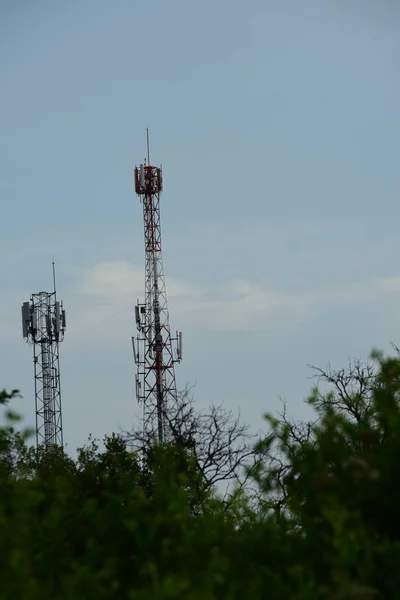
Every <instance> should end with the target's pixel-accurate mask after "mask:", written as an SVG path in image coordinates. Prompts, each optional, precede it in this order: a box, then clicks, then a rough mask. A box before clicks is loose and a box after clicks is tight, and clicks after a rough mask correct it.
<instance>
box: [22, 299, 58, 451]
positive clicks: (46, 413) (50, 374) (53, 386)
mask: <svg viewBox="0 0 400 600" xmlns="http://www.w3.org/2000/svg"><path fill="white" fill-rule="evenodd" d="M22 327H23V336H24V337H25V338H26V339H27V340H28V342H30V343H31V344H32V346H33V364H34V380H35V410H36V444H37V446H38V447H39V446H40V445H44V446H45V447H46V448H49V447H52V446H60V447H62V446H63V427H62V407H61V388H60V358H59V343H60V342H61V341H62V340H63V338H64V333H65V311H64V310H63V307H62V303H60V302H58V301H57V300H56V292H55V291H54V292H50V293H49V292H40V293H38V294H32V296H31V299H30V302H25V303H24V304H23V306H22Z"/></svg>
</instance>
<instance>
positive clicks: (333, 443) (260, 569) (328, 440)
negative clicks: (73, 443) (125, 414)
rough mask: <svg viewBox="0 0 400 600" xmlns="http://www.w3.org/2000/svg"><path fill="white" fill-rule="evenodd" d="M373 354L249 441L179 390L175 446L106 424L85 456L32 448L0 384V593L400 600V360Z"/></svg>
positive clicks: (26, 598) (231, 422)
mask: <svg viewBox="0 0 400 600" xmlns="http://www.w3.org/2000/svg"><path fill="white" fill-rule="evenodd" d="M371 359H372V362H371V363H368V364H366V365H363V364H362V363H360V362H357V361H356V362H353V363H351V364H349V366H348V367H347V368H346V369H342V370H338V371H332V370H331V369H328V370H326V371H321V370H319V371H318V372H317V374H318V375H319V377H320V381H319V382H318V384H317V386H316V387H315V389H314V390H313V391H312V393H311V395H310V397H309V399H308V400H307V402H308V403H309V404H310V405H311V406H312V407H313V409H314V413H315V418H314V419H313V421H312V422H307V423H300V422H296V421H293V420H291V419H290V418H289V417H288V415H287V411H286V410H284V411H283V412H282V414H280V415H266V417H265V418H266V422H267V425H268V431H267V433H266V434H265V435H264V436H263V437H262V438H261V439H258V440H252V439H251V438H250V437H248V436H247V433H246V429H245V427H244V426H242V424H241V423H240V422H239V421H238V420H237V419H236V418H235V417H234V416H232V418H231V417H230V415H229V414H228V413H227V412H226V411H225V412H224V411H222V412H221V410H217V409H212V410H210V411H209V412H208V413H202V415H199V414H197V413H196V412H195V409H194V407H193V405H191V404H190V403H189V404H188V402H187V399H186V400H185V403H184V404H183V405H182V406H183V407H184V410H183V409H182V411H181V416H182V415H186V417H185V418H183V416H182V419H181V421H177V426H176V436H175V437H173V438H172V439H171V440H170V441H169V442H168V443H165V444H163V445H160V444H157V443H155V442H154V441H152V440H144V439H141V438H140V436H138V435H137V433H136V434H134V433H131V434H130V435H116V434H111V435H109V436H106V437H105V438H104V440H103V443H102V444H101V445H100V444H99V443H98V441H96V440H93V439H89V441H88V443H87V444H86V446H85V447H83V448H80V449H78V451H77V457H76V459H72V458H71V457H70V456H68V455H67V453H66V452H65V451H64V450H62V449H60V448H55V449H53V450H45V449H43V448H39V449H36V448H32V447H30V445H29V443H30V437H29V432H23V433H21V432H19V433H18V432H16V430H15V428H14V427H15V426H14V422H15V420H16V418H17V417H16V415H15V414H13V413H12V412H10V409H11V410H12V404H13V398H14V397H15V396H16V395H17V394H18V392H17V391H16V390H14V391H12V392H11V393H7V392H6V391H3V392H1V393H0V404H4V407H3V410H4V411H5V416H6V423H5V425H4V426H3V427H2V428H1V429H0V575H1V578H0V581H1V587H0V598H4V599H8V598H21V600H36V599H37V600H39V599H40V600H50V599H51V600H64V599H68V600H69V599H71V600H72V599H73V600H80V599H82V600H83V599H85V600H86V599H87V598H92V597H93V598H96V599H98V600H101V599H102V598H104V599H105V598H107V599H110V598H111V599H112V598H116V599H117V598H118V599H124V598H127V599H128V598H132V599H138V600H150V599H152V600H167V599H168V600H172V599H182V600H183V599H185V600H200V599H201V600H214V599H215V600H219V599H221V600H236V599H237V600H239V599H240V600H242V599H244V598H246V599H249V600H261V599H264V598H271V599H272V600H317V599H326V600H339V599H340V600H341V599H343V600H345V599H349V600H350V599H354V600H366V599H375V598H376V599H382V600H383V599H385V600H386V599H389V600H390V599H392V598H393V599H395V598H397V597H398V590H399V589H400V573H399V569H398V567H397V565H398V564H400V517H399V516H398V506H399V500H400V472H399V469H398V460H399V456H400V402H399V400H400V360H399V357H398V356H394V357H385V356H383V355H382V354H380V353H377V352H375V353H373V355H372V357H371ZM321 383H323V385H322V386H321ZM326 385H328V388H329V389H327V391H323V389H322V388H324V387H326ZM178 425H179V427H178ZM213 432H214V433H213ZM215 432H219V434H218V435H219V437H218V435H217V434H216V433H215ZM235 432H236V433H237V434H238V436H237V437H235V435H234V433H235ZM189 434H190V435H189ZM207 435H208V436H209V437H207ZM207 440H208V442H209V444H208V445H207V443H208V442H207ZM139 442H140V443H139ZM211 442H213V443H214V446H213V445H212V443H211ZM225 442H226V443H225ZM215 443H217V445H215ZM218 449H219V450H218ZM217 450H218V451H217ZM218 452H219V454H218ZM221 453H225V454H221ZM238 459H239V462H237V463H234V462H230V461H234V460H236V461H237V460H238ZM218 461H219V462H218ZM231 465H234V467H235V468H234V469H233V470H232V468H231ZM215 474H217V475H215ZM219 477H222V478H224V477H225V478H226V479H230V480H231V482H232V481H233V486H232V487H231V489H230V492H229V493H228V494H226V495H225V496H221V495H220V494H218V489H217V488H216V487H215V484H216V483H218V482H219V481H220V479H219ZM213 478H214V479H213Z"/></svg>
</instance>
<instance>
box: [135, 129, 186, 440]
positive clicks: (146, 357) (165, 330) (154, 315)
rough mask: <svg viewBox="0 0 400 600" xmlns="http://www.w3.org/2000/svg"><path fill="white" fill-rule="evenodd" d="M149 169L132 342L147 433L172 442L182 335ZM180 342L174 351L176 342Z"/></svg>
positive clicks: (138, 180)
mask: <svg viewBox="0 0 400 600" xmlns="http://www.w3.org/2000/svg"><path fill="white" fill-rule="evenodd" d="M147 155H148V164H147V165H146V164H144V165H140V167H136V168H135V190H136V193H137V195H138V196H139V198H140V201H141V202H142V203H143V217H144V241H145V263H146V264H145V301H144V303H140V302H139V301H138V302H137V306H136V307H135V320H136V326H137V329H138V335H137V338H136V339H135V338H134V337H132V344H133V354H134V358H135V363H136V365H137V374H136V397H137V400H138V402H139V403H140V404H142V405H143V425H144V430H145V431H146V432H147V433H149V434H150V435H153V436H155V437H157V438H158V439H159V441H163V440H165V439H167V437H168V423H169V422H170V420H169V416H170V415H171V411H172V410H173V408H174V405H175V404H176V401H177V389H176V379H175V363H176V362H180V361H181V359H182V333H180V332H177V334H176V337H175V338H172V337H171V333H170V327H169V314H168V307H167V292H166V286H165V278H164V268H163V260H162V252H161V221H160V195H161V192H162V189H163V181H162V170H161V167H152V166H151V165H150V152H149V141H148V131H147ZM173 342H174V343H175V349H173V347H172V343H173Z"/></svg>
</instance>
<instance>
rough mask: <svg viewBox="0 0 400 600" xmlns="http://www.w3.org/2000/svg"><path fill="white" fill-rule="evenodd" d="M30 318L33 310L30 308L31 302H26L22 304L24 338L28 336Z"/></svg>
mask: <svg viewBox="0 0 400 600" xmlns="http://www.w3.org/2000/svg"><path fill="white" fill-rule="evenodd" d="M30 320H31V312H30V308H29V302H24V303H23V305H22V336H23V337H24V338H27V337H28V334H29V322H30Z"/></svg>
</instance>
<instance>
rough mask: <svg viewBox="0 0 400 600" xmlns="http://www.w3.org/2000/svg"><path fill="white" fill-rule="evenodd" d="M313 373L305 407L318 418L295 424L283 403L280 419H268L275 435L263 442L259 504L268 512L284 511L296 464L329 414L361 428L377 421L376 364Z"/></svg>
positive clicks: (353, 364)
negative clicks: (308, 406) (313, 384)
mask: <svg viewBox="0 0 400 600" xmlns="http://www.w3.org/2000/svg"><path fill="white" fill-rule="evenodd" d="M310 368H311V369H312V370H313V375H312V379H314V380H316V384H315V386H314V388H313V391H312V394H311V396H310V397H309V398H308V399H307V400H306V403H307V404H309V405H311V406H312V407H313V408H314V410H315V411H316V417H315V419H314V420H310V421H298V420H294V419H292V418H291V417H290V416H289V415H288V411H287V406H286V404H285V403H283V410H282V411H281V412H280V413H278V414H277V416H271V415H270V416H269V422H270V426H271V432H270V434H268V435H267V436H266V437H265V439H264V440H263V441H262V442H261V443H260V449H259V455H260V456H262V460H261V461H259V464H258V470H257V476H256V478H257V483H258V491H257V494H258V495H257V501H258V505H259V506H261V507H263V506H264V509H273V510H274V511H278V512H279V511H285V507H286V504H287V495H288V483H289V481H290V480H291V478H292V477H293V471H292V460H294V459H296V460H298V459H299V456H301V450H302V448H304V447H305V446H308V447H309V446H310V445H311V446H313V445H315V443H316V428H317V427H318V426H319V424H320V422H321V418H323V417H324V415H325V414H326V412H327V410H330V411H333V413H334V414H336V415H341V416H346V417H347V418H349V419H351V420H354V421H356V422H358V423H364V424H368V425H370V426H373V424H374V422H375V408H374V403H373V393H374V390H376V389H377V386H379V381H378V378H377V372H378V370H377V368H376V364H374V362H367V363H362V362H361V361H359V360H353V361H350V360H349V363H348V366H347V368H343V369H338V370H334V369H332V368H331V366H330V365H328V367H327V368H326V369H321V368H318V367H314V366H311V365H310ZM349 443H354V441H351V440H349Z"/></svg>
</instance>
